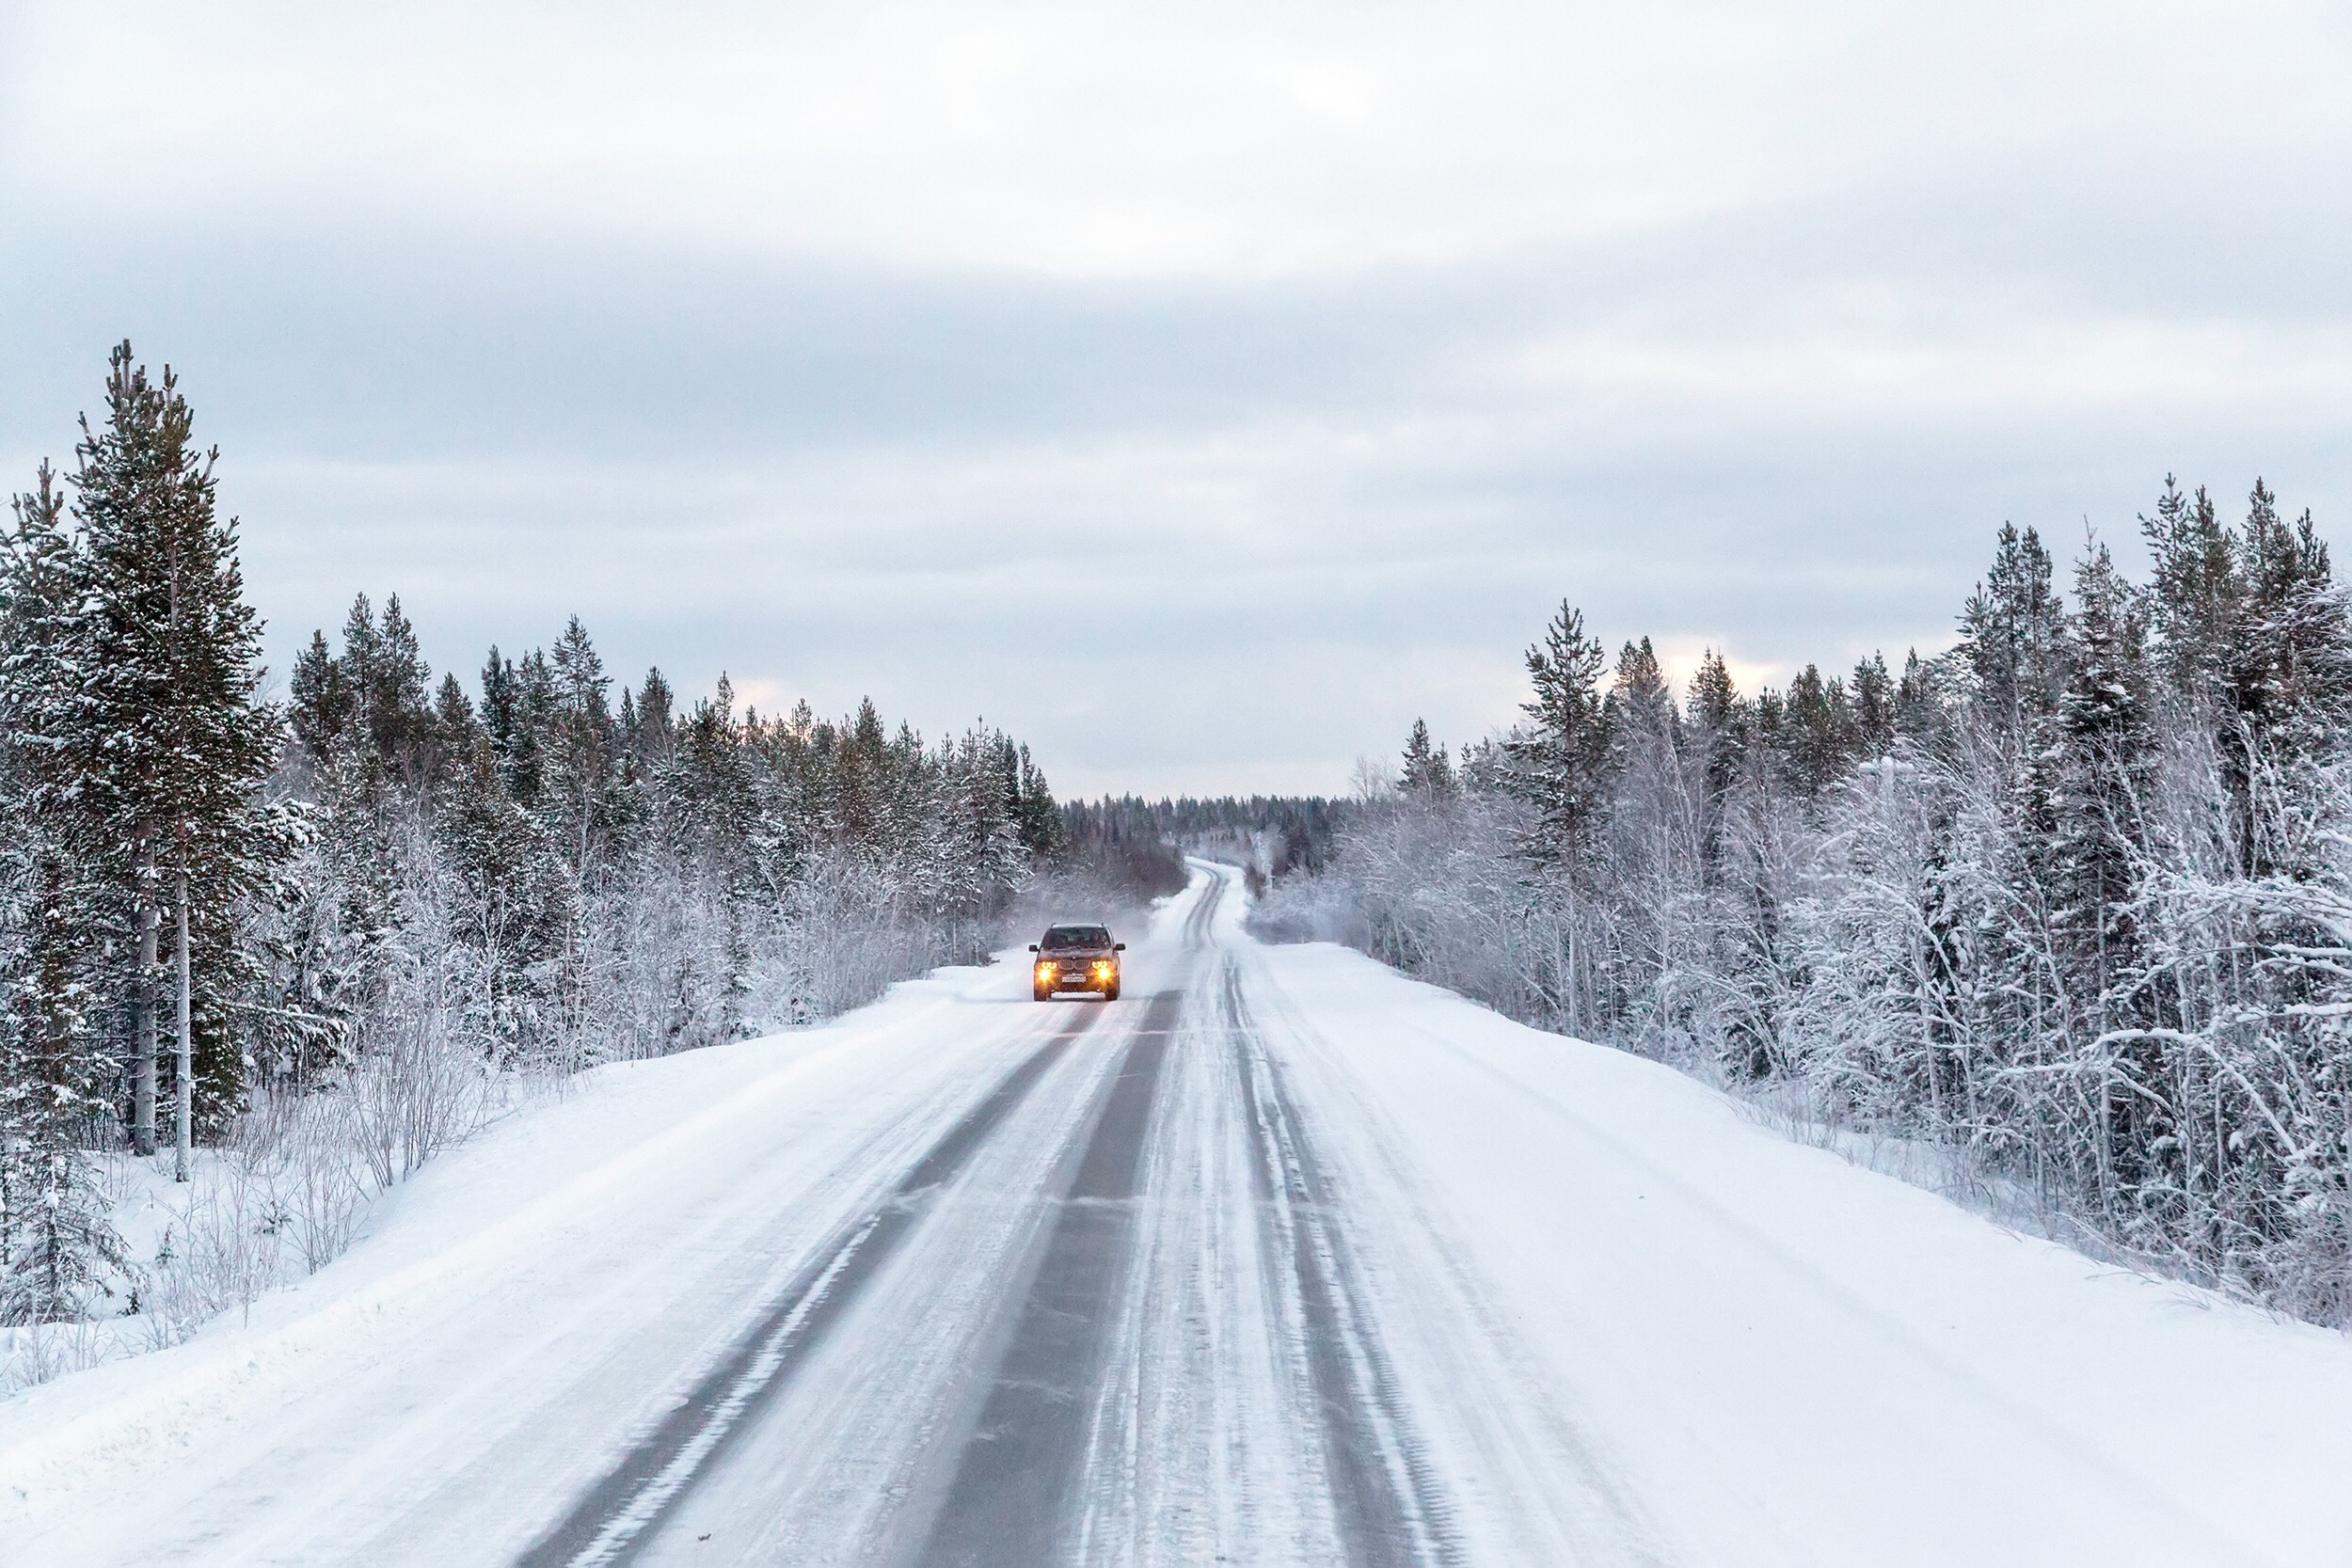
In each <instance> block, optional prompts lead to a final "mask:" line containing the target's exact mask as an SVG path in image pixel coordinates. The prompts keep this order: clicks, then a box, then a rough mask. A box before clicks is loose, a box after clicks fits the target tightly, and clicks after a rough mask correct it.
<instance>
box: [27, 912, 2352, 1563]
mask: <svg viewBox="0 0 2352 1568" xmlns="http://www.w3.org/2000/svg"><path fill="white" fill-rule="evenodd" d="M1239 905H1240V892H1239V889H1238V887H1237V886H1235V885H1234V884H1233V883H1232V881H1231V880H1230V879H1229V878H1228V876H1227V874H1226V873H1223V872H1221V871H1212V870H1210V869H1208V868H1202V869H1201V871H1200V874H1199V875H1197V877H1196V879H1195V882H1194V885H1193V887H1192V889H1191V890H1190V891H1189V892H1188V893H1187V894H1186V895H1184V897H1182V898H1181V899H1179V900H1177V901H1176V902H1175V903H1173V904H1172V905H1171V906H1170V907H1169V908H1168V909H1167V910H1165V911H1162V914H1161V916H1160V918H1159V920H1158V921H1157V923H1156V924H1155V926H1154V927H1153V930H1152V933H1151V934H1150V935H1149V937H1148V938H1143V937H1141V936H1140V934H1138V939H1137V940H1136V942H1135V945H1134V949H1133V951H1132V952H1131V954H1130V958H1131V960H1132V961H1131V963H1130V966H1129V977H1128V984H1127V998H1126V1000H1123V1001H1121V1002H1119V1003H1115V1004H1109V1005H1096V1004H1090V1003H1064V1004H1057V1005H1054V1006H1036V1005H1035V1004H1033V1003H1031V1002H1030V1001H1029V1000H1028V998H1027V993H1026V990H1025V980H1026V975H1025V972H1024V970H1023V969H1022V968H1021V967H1020V966H1019V965H1017V964H1003V965H998V966H996V967H993V968H991V969H986V970H961V971H950V972H946V973H944V974H941V975H938V976H935V977H934V978H932V979H930V980H927V981H923V982H919V983H917V984H914V985H910V986H906V987H901V988H899V989H898V990H897V991H896V992H894V994H893V996H892V997H891V998H890V999H889V1000H887V1001H885V1002H884V1003H882V1004H881V1005H879V1006H875V1007H872V1008H869V1009H866V1011H864V1012H862V1013H860V1014H857V1015H854V1016H853V1017H851V1018H850V1019H845V1020H843V1021H841V1022H838V1023H836V1024H834V1025H830V1026H828V1027H826V1028H823V1029H819V1030H814V1031H809V1032H806V1033H803V1034H800V1035H796V1036H791V1037H783V1038H779V1039H774V1040H765V1041H754V1042H748V1043H746V1044H744V1045H741V1046H732V1047H726V1048H722V1049H719V1050H714V1051H708V1052H702V1053H693V1054H692V1055H691V1056H682V1057H676V1058H672V1059H669V1060H666V1061H662V1062H654V1063H645V1064H637V1065H632V1066H628V1067H624V1068H617V1069H604V1070H603V1071H600V1072H598V1073H596V1074H595V1075H593V1076H592V1077H591V1078H590V1079H589V1080H588V1081H587V1082H586V1083H585V1084H584V1085H582V1087H581V1088H580V1090H579V1091H578V1092H577V1093H575V1094H574V1095H573V1096H571V1097H570V1098H569V1099H567V1100H566V1101H564V1102H562V1103H559V1104H556V1105H552V1106H549V1107H546V1108H543V1109H541V1110H539V1111H535V1112H533V1113H532V1114H530V1115H528V1116H524V1117H516V1118H515V1119H514V1120H513V1121H511V1122H510V1123H508V1124H505V1125H503V1126H501V1127H500V1128H497V1129H494V1130H493V1131H492V1132H489V1133H487V1134H485V1136H484V1137H483V1138H481V1139H480V1140H478V1141H477V1142H476V1143H475V1144H474V1145H472V1146H469V1148H465V1149H463V1150H460V1151H458V1152H457V1153H455V1154H453V1155H452V1156H450V1157H448V1158H446V1159H445V1160H444V1161H442V1162H440V1163H439V1164H437V1165H435V1166H434V1167H432V1168H430V1169H429V1170H428V1171H427V1172H426V1173H425V1174H424V1175H423V1176H421V1177H420V1178H419V1179H418V1180H416V1181H415V1182H414V1183H412V1184H411V1186H410V1188H409V1189H407V1190H406V1191H405V1192H404V1193H403V1194H402V1195H401V1196H400V1197H399V1199H398V1200H397V1202H396V1203H394V1204H393V1205H391V1206H390V1207H389V1212H384V1213H382V1214H380V1215H379V1216H378V1218H377V1220H376V1222H375V1224H374V1226H373V1233H372V1235H371V1236H370V1237H369V1238H368V1239H367V1240H366V1241H364V1242H363V1243H362V1244H361V1245H360V1246H358V1248H357V1249H355V1251H354V1252H353V1253H352V1254H351V1255H350V1256H349V1257H347V1258H346V1259H342V1261H341V1262H339V1263H337V1264H335V1265H333V1266H331V1267H330V1268H328V1269H326V1271H323V1272H322V1273H321V1274H320V1275H318V1276H316V1277H315V1278H314V1279H312V1280H311V1281H310V1282H309V1283H308V1284H306V1285H305V1286H304V1287H302V1288H301V1289H299V1290H297V1291H290V1292H286V1293H284V1294H283V1295H282V1296H281V1297H278V1298H276V1299H272V1300H269V1301H266V1302H264V1303H262V1305H260V1306H258V1307H256V1309H255V1311H254V1313H253V1315H252V1319H251V1321H250V1322H249V1323H225V1324H221V1325H217V1326H216V1327H215V1329H213V1330H209V1331H208V1332H207V1333H206V1334H204V1335H203V1336H200V1337H199V1338H198V1339H197V1340H196V1341H195V1342H193V1343H191V1344H188V1345H185V1346H182V1347H180V1348H178V1349H176V1350H173V1351H170V1352H167V1353H164V1354H159V1355H155V1356H151V1357H148V1358H145V1359H144V1360H142V1361H139V1362H136V1363H128V1364H122V1365H118V1366H113V1367H108V1368H103V1369H100V1370H96V1371H93V1372H87V1373H83V1374H79V1375H77V1376H75V1377H72V1378H68V1379H64V1380H61V1381H60V1382H58V1383H56V1384H54V1385H51V1386H46V1387H43V1388H40V1389H36V1390H33V1391H32V1392H31V1393H29V1394H26V1395H24V1396H20V1397H19V1398H17V1399H14V1400H12V1401H8V1402H6V1403H0V1562H7V1563H41V1564H50V1563H83V1562H90V1563H130V1562H147V1561H154V1560H172V1561H175V1562H223V1563H230V1562H233V1563H255V1562H358V1563H371V1564H373V1563H405V1562H414V1563H430V1564H434V1565H437V1568H444V1565H454V1564H464V1563H476V1562H479V1563H489V1564H508V1563H523V1564H530V1565H532V1568H538V1565H550V1568H551V1565H555V1564H575V1563H595V1562H632V1563H646V1564H654V1563H660V1564H668V1563H738V1562H761V1563H792V1564H801V1563H834V1562H845V1563H846V1562H851V1561H856V1562H883V1563H925V1562H935V1563H972V1564H1016V1563H1017V1564H1024V1565H1038V1564H1051V1563H1058V1562H1087V1563H1120V1564H1125V1563H1138V1564H1140V1563H1165V1564H1180V1563H1182V1564H1189V1563H1206V1562H1223V1561H1230V1562H1235V1563H1242V1562H1254V1563H1265V1564H1287V1563H1347V1564H1391V1563H1393V1564H1442V1563H1457V1562H1458V1563H1486V1562H1498V1563H1500V1562H1527V1563H1594V1564H1612V1563H1679V1564H1692V1565H1698V1564H1719V1563H1721V1564H1744V1563H1757V1564H1781V1563H1790V1564H1795V1563H1821V1564H1871V1565H1882V1564H1890V1563H1921V1564H1939V1563H1952V1564H1961V1563H1969V1564H1979V1563H1990V1562H1999V1563H2003V1564H2021V1563H2040V1562H2050V1563H2067V1564H2095V1563H2109V1562H2112V1563H2119V1564H2121V1563H2131V1564H2136V1565H2147V1564H2164V1563H2182V1564H2231V1563H2249V1564H2250V1563H2279V1564H2307V1563H2308V1564H2323V1563H2325V1564H2341V1563H2344V1562H2346V1561H2352V1500H2348V1497H2347V1492H2348V1491H2352V1489H2347V1488H2345V1487H2344V1484H2343V1481H2342V1477H2343V1474H2344V1464H2345V1461H2346V1460H2347V1459H2348V1458H2352V1345H2348V1344H2347V1342H2346V1341H2345V1340H2344V1338H2342V1337H2340V1336H2335V1335H2329V1334H2325V1333H2321V1332H2319V1331H2316V1330H2311V1329H2306V1328H2301V1327H2297V1326H2295V1325H2290V1324H2282V1323H2275V1322H2272V1321H2270V1320H2268V1319H2266V1318H2264V1317H2261V1316H2259V1315H2257V1314H2254V1313H2250V1312H2248V1311H2245V1310H2243V1309H2240V1308H2237V1307H2231V1306H2228V1305H2226V1304H2222V1303H2218V1302H2216V1301H2215V1300H2213V1299H2212V1298H2210V1297H2206V1296H2202V1295H2200V1294H2197V1293H2195V1292H2191V1291H2185V1290H2183V1289H2181V1288H2178V1287H2172V1286H2167V1285H2162V1284H2156V1283H2152V1282H2150V1281H2147V1280H2144V1279H2140V1278H2137V1277H2134V1276H2130V1275H2122V1274H2119V1273H2116V1272H2115V1271H2111V1270H2106V1269H2102V1268H2099V1267H2097V1266H2095V1265H2093V1264H2090V1263H2088V1262H2086V1261H2084V1260H2083V1259H2080V1258H2079V1257H2076V1256H2074V1255H2073V1254H2071V1253H2067V1252H2065V1251H2063V1250H2061V1249H2059V1248H2057V1247H2053V1246H2049V1245H2047V1244H2045V1243H2038V1242H2032V1241H2027V1240H2022V1239H2019V1238H2017V1237H2014V1236H2011V1235H2009V1234H2007V1233H2005V1232H2003V1231H2000V1230H1998V1229H1997V1228H1995V1227H1992V1226H1989V1225H1987V1224H1985V1223H1983V1222H1981V1221H1979V1220H1978V1219H1975V1218H1973V1217H1971V1216H1969V1215H1967V1214H1965V1213H1963V1212H1959V1211H1957V1210H1955V1209H1953V1208H1951V1207H1950V1206H1949V1205H1947V1204H1945V1203H1943V1202H1942V1201H1940V1200H1938V1199H1936V1198H1934V1197H1931V1196H1928V1195H1925V1194H1922V1193H1919V1192H1916V1191H1914V1190H1912V1189H1909V1188H1906V1187H1903V1186H1900V1185H1899V1184H1897V1183H1894V1182H1892V1181H1889V1180H1883V1179H1882V1178H1879V1177H1875V1176H1872V1175H1869V1174H1867V1173H1866V1172H1863V1171H1859V1170H1856V1169H1854V1168H1852V1167H1851V1166H1849V1165H1847V1164H1844V1163H1842V1162H1840V1161H1838V1160H1836V1158H1834V1157H1832V1156H1829V1155H1826V1154H1823V1153H1820V1152H1819V1151H1816V1150H1811V1149H1806V1148H1799V1147H1797V1146H1794V1145H1791V1144H1789V1143H1788V1142H1786V1141H1784V1140H1782V1139H1780V1138H1778V1137H1776V1136H1774V1135H1772V1133H1770V1132H1766V1131H1764V1130H1762V1129H1760V1128H1758V1127H1756V1125H1754V1124H1753V1123H1752V1122H1751V1121H1750V1120H1749V1119H1748V1118H1746V1117H1744V1116H1742V1115H1741V1113H1740V1111H1739V1110H1738V1109H1737V1108H1736V1107H1734V1106H1732V1105H1730V1104H1729V1103H1728V1102H1726V1101H1724V1100H1722V1099H1721V1098H1720V1097H1718V1096H1716V1095H1714V1094H1712V1093H1710V1092H1708V1091H1707V1090H1705V1089H1704V1088H1702V1087H1700V1086H1698V1085H1693V1084H1691V1083H1689V1082H1688V1081H1686V1080H1684V1079H1681V1078H1679V1077H1677V1076H1676V1075H1675V1074H1673V1073H1671V1072H1668V1071H1665V1070H1664V1069H1660V1068H1658V1067H1655V1066H1653V1065H1651V1064H1647V1063H1644V1062H1640V1061H1637V1060H1634V1059H1632V1058H1629V1057H1627V1056H1625V1055H1622V1054H1620V1053H1613V1052H1609V1051H1605V1050H1601V1049H1598V1048H1596V1047H1591V1046H1586V1045H1581V1044H1579V1043H1576V1042H1572V1041H1564V1040H1560V1039H1557V1038H1555V1037H1548V1036H1543V1035H1538V1034H1534V1033H1532V1032H1530V1031H1527V1030H1524V1029H1520V1028H1518V1027H1517V1026H1515V1025H1512V1024H1510V1023H1508V1022H1504V1021H1502V1020H1501V1019H1498V1018H1496V1017H1494V1016H1493V1015H1491V1014H1489V1013H1486V1012H1484V1011H1482V1010H1480V1009H1478V1008H1475V1007H1472V1006H1468V1005H1467V1004H1464V1003H1462V1002H1460V1001H1458V1000H1457V999H1454V998H1453V997H1450V996H1447V995H1445V994H1444V993H1442V992H1438V991H1436V990H1431V989H1430V988H1427V987H1422V986H1418V985H1414V984H1412V983H1410V982H1407V981H1405V980H1402V979H1399V978H1397V977H1396V976H1394V975H1391V974H1387V973H1386V972H1384V971H1381V970H1380V969H1378V968H1377V967H1376V966H1375V965H1373V964H1371V963H1369V962H1367V961H1366V960H1364V959H1362V958H1359V957H1357V956H1355V955H1353V954H1349V953H1345V952H1342V951H1340V950H1337V949H1332V948H1327V947H1309V948H1295V949H1268V948H1264V947H1262V946H1259V945H1257V944H1256V943H1253V942H1249V941H1248V939H1247V938H1246V937H1244V936H1243V935H1242V934H1241V932H1240V929H1239ZM1122 934H1125V933H1122Z"/></svg>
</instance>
